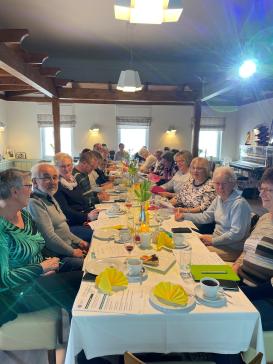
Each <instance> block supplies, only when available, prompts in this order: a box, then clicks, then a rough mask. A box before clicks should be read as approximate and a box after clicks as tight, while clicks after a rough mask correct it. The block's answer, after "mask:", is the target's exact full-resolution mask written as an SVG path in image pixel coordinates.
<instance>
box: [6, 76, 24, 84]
mask: <svg viewBox="0 0 273 364" xmlns="http://www.w3.org/2000/svg"><path fill="white" fill-rule="evenodd" d="M0 85H22V86H24V85H25V82H23V81H21V80H18V78H15V77H12V76H10V77H3V78H2V77H1V76H0Z"/></svg>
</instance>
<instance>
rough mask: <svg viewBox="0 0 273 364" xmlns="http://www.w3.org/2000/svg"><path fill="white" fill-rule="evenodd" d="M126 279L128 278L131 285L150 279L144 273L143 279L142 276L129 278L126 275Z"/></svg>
mask: <svg viewBox="0 0 273 364" xmlns="http://www.w3.org/2000/svg"><path fill="white" fill-rule="evenodd" d="M126 277H127V278H128V282H129V283H138V282H140V280H141V281H142V282H144V281H146V279H147V278H148V273H147V272H144V273H143V274H142V277H141V276H129V275H128V274H127V275H126Z"/></svg>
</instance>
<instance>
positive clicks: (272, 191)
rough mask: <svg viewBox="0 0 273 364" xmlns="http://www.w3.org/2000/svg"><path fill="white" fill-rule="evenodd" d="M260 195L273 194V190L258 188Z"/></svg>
mask: <svg viewBox="0 0 273 364" xmlns="http://www.w3.org/2000/svg"><path fill="white" fill-rule="evenodd" d="M258 190H259V192H260V193H273V188H264V187H258Z"/></svg>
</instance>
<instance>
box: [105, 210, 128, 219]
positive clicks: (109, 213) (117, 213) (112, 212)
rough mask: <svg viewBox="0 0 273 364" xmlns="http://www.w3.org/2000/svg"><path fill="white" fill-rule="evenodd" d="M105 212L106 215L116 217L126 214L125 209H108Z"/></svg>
mask: <svg viewBox="0 0 273 364" xmlns="http://www.w3.org/2000/svg"><path fill="white" fill-rule="evenodd" d="M105 213H106V215H108V216H110V217H116V216H120V215H124V214H125V211H124V210H118V211H110V210H107V211H106V212H105Z"/></svg>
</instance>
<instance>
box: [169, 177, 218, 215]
mask: <svg viewBox="0 0 273 364" xmlns="http://www.w3.org/2000/svg"><path fill="white" fill-rule="evenodd" d="M215 197H216V192H215V189H214V187H213V185H212V183H211V180H210V179H209V178H208V179H207V180H206V181H205V182H203V183H202V184H201V185H195V184H194V181H193V179H192V178H190V179H189V180H188V181H186V182H185V183H184V184H183V185H182V186H181V189H180V191H179V192H178V193H177V194H176V195H175V198H176V200H177V206H182V207H189V208H195V207H200V209H201V211H204V210H206V209H207V208H208V207H209V206H210V204H211V203H212V201H213V200H214V199H215Z"/></svg>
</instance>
